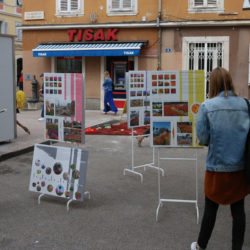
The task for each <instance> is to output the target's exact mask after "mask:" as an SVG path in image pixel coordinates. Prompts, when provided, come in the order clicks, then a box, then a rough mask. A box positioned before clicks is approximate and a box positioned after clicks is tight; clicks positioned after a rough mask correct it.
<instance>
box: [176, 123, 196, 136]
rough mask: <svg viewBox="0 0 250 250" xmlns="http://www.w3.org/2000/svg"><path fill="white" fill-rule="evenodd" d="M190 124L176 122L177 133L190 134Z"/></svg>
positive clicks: (191, 130)
mask: <svg viewBox="0 0 250 250" xmlns="http://www.w3.org/2000/svg"><path fill="white" fill-rule="evenodd" d="M192 132H193V129H192V122H177V133H180V134H186V133H189V134H192Z"/></svg>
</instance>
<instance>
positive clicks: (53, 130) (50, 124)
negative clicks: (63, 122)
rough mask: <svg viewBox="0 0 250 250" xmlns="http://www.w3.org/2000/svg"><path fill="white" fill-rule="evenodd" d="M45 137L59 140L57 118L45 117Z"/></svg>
mask: <svg viewBox="0 0 250 250" xmlns="http://www.w3.org/2000/svg"><path fill="white" fill-rule="evenodd" d="M45 126H46V139H51V140H59V129H58V126H59V124H58V119H57V118H46V124H45Z"/></svg>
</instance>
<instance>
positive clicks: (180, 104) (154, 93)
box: [148, 71, 205, 147]
mask: <svg viewBox="0 0 250 250" xmlns="http://www.w3.org/2000/svg"><path fill="white" fill-rule="evenodd" d="M148 82H149V84H150V85H151V98H150V99H151V103H150V108H151V118H150V119H151V123H150V129H151V139H150V143H151V146H153V147H199V145H198V143H197V137H196V119H197V114H198V110H199V106H200V104H201V103H202V102H203V101H204V100H205V84H204V82H205V79H204V71H150V72H148Z"/></svg>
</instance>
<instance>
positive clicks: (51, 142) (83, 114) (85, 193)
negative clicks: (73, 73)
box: [37, 74, 91, 212]
mask: <svg viewBox="0 0 250 250" xmlns="http://www.w3.org/2000/svg"><path fill="white" fill-rule="evenodd" d="M83 75H84V77H83V81H84V84H83V93H82V94H83V95H82V96H83V103H82V112H83V113H82V116H83V119H85V117H86V116H85V106H86V98H85V74H83ZM43 84H44V83H43ZM43 105H44V106H45V103H44V104H43ZM44 109H46V107H44ZM45 119H46V116H45ZM84 121H85V120H84ZM82 130H83V131H85V122H83V124H82ZM48 141H49V145H52V144H53V142H54V143H56V142H57V143H58V142H59V143H63V144H64V145H63V146H64V147H65V145H67V144H70V145H72V148H74V149H82V148H81V147H79V144H78V143H67V142H62V141H55V140H50V139H48ZM83 141H84V143H85V133H84V134H83ZM82 145H84V144H82ZM45 195H46V194H41V193H40V195H39V196H38V199H37V202H38V204H39V205H40V203H41V198H42V197H43V196H45ZM83 195H87V196H88V199H89V200H90V197H91V196H90V192H89V191H85V192H84V194H83ZM65 199H67V205H66V208H67V211H68V212H69V205H70V203H71V202H72V201H78V200H74V199H68V198H65Z"/></svg>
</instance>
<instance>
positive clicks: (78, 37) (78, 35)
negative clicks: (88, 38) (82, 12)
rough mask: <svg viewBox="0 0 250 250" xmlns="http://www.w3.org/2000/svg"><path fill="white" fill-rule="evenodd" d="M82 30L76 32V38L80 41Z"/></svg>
mask: <svg viewBox="0 0 250 250" xmlns="http://www.w3.org/2000/svg"><path fill="white" fill-rule="evenodd" d="M82 33H83V32H82V30H78V34H77V40H78V41H79V42H80V41H82Z"/></svg>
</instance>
